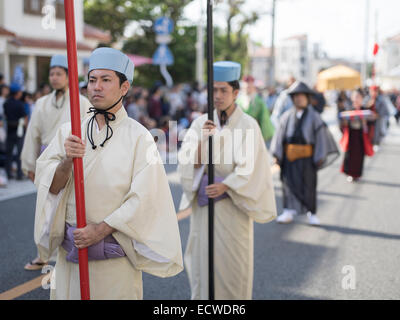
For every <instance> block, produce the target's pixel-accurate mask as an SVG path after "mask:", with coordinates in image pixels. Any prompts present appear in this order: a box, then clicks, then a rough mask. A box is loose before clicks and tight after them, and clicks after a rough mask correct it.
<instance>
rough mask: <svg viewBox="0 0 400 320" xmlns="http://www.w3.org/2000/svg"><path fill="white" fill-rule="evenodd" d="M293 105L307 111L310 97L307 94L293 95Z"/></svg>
mask: <svg viewBox="0 0 400 320" xmlns="http://www.w3.org/2000/svg"><path fill="white" fill-rule="evenodd" d="M293 103H294V105H295V106H296V107H297V108H301V109H305V108H307V106H308V97H307V95H306V94H305V93H296V94H294V95H293Z"/></svg>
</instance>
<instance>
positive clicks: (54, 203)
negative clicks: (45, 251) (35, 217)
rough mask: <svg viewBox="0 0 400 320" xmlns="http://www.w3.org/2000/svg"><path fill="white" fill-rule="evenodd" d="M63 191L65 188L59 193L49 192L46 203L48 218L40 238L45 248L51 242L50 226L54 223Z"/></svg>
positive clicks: (45, 210) (45, 209)
mask: <svg viewBox="0 0 400 320" xmlns="http://www.w3.org/2000/svg"><path fill="white" fill-rule="evenodd" d="M63 193H64V189H62V190H61V191H60V192H59V193H58V194H52V193H51V192H49V193H48V194H47V198H46V203H45V205H44V212H45V217H46V218H45V223H44V226H43V229H42V233H41V235H40V240H39V244H40V245H41V246H43V247H45V248H47V247H48V244H49V237H50V228H51V226H52V224H53V220H54V216H55V214H56V211H57V208H58V205H59V204H60V201H61V198H62V195H63Z"/></svg>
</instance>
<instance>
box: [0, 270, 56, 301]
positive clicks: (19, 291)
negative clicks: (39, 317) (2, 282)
mask: <svg viewBox="0 0 400 320" xmlns="http://www.w3.org/2000/svg"><path fill="white" fill-rule="evenodd" d="M46 276H47V277H48V278H49V279H50V277H49V275H48V274H43V275H41V276H39V277H37V278H35V279H32V280H30V281H28V282H25V283H23V284H21V285H19V286H16V287H15V288H12V289H10V290H8V291H5V292H3V293H0V300H13V299H15V298H18V297H20V296H22V295H24V294H26V293H28V292H31V291H33V290H35V289H37V288H40V287H41V286H42V281H43V278H44V277H46Z"/></svg>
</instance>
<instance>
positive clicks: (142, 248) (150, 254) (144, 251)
mask: <svg viewBox="0 0 400 320" xmlns="http://www.w3.org/2000/svg"><path fill="white" fill-rule="evenodd" d="M132 243H133V247H134V248H135V250H136V251H137V252H138V253H139V254H141V255H142V256H143V257H146V258H147V259H150V260H153V261H155V262H159V263H169V262H171V261H170V260H169V259H167V258H164V257H163V256H161V255H159V254H158V253H156V252H154V251H153V250H151V249H150V248H149V247H147V246H146V245H144V244H143V243H140V242H137V241H136V240H132Z"/></svg>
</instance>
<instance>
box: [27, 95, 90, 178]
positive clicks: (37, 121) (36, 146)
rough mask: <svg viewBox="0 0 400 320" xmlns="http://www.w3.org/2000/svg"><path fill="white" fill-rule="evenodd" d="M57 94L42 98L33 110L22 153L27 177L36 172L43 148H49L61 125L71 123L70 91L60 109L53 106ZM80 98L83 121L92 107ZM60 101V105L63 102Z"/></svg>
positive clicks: (84, 99) (86, 100)
mask: <svg viewBox="0 0 400 320" xmlns="http://www.w3.org/2000/svg"><path fill="white" fill-rule="evenodd" d="M55 94H56V92H55V91H53V92H52V93H50V94H48V95H46V96H44V97H42V98H40V99H39V100H38V101H37V102H36V104H35V108H34V109H33V113H32V117H31V119H30V121H29V124H28V129H27V131H26V134H25V139H24V146H23V148H22V152H21V165H22V171H23V172H24V173H25V174H26V175H27V174H28V171H31V172H35V169H36V160H37V158H39V155H40V151H41V148H42V146H43V147H45V146H48V145H49V144H50V141H51V139H53V138H54V136H55V135H56V132H57V130H58V129H59V128H60V127H61V125H62V124H64V123H66V122H70V121H71V113H70V96H69V90H67V91H66V92H65V95H64V97H65V98H60V99H65V100H64V103H63V104H62V105H61V107H60V108H59V109H57V108H56V107H55V106H54V105H53V104H54V101H55ZM79 98H80V99H79V102H80V113H81V120H83V119H84V118H86V117H87V112H88V111H89V108H90V107H92V105H91V104H90V102H89V100H88V99H87V98H86V97H84V96H82V95H81V96H80V97H79ZM60 99H59V100H58V101H57V102H58V103H60V102H61V100H60Z"/></svg>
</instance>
